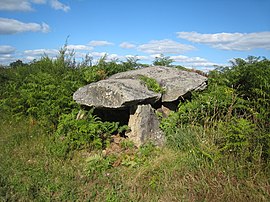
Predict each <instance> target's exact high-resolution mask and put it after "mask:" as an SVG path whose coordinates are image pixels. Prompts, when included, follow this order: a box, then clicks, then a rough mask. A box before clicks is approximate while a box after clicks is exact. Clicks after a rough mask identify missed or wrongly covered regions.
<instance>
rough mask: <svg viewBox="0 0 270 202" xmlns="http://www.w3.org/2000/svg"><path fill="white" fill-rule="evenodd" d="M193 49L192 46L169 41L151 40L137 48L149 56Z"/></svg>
mask: <svg viewBox="0 0 270 202" xmlns="http://www.w3.org/2000/svg"><path fill="white" fill-rule="evenodd" d="M194 49H195V47H194V46H191V45H186V44H181V43H178V42H176V41H173V40H170V39H164V40H153V41H150V42H149V43H146V44H142V45H139V46H138V50H139V51H142V52H145V53H150V54H165V53H168V54H178V53H183V52H186V51H190V50H194Z"/></svg>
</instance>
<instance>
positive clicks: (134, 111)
mask: <svg viewBox="0 0 270 202" xmlns="http://www.w3.org/2000/svg"><path fill="white" fill-rule="evenodd" d="M128 126H129V127H130V129H131V131H130V132H129V133H127V134H126V135H127V136H128V137H129V138H130V140H132V141H133V142H134V144H135V145H136V146H137V147H139V146H141V145H143V144H145V143H147V142H152V143H153V144H155V145H157V146H162V145H163V144H164V142H165V136H164V133H163V131H162V130H161V129H160V128H159V121H158V118H157V116H156V114H155V110H154V109H153V108H152V107H151V105H136V106H134V107H132V108H131V113H130V118H129V122H128Z"/></svg>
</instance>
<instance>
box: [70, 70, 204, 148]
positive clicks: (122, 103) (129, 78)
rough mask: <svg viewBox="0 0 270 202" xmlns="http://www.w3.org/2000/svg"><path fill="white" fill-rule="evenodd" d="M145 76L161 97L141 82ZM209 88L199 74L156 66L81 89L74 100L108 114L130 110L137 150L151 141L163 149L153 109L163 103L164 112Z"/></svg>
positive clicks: (131, 133) (132, 132)
mask: <svg viewBox="0 0 270 202" xmlns="http://www.w3.org/2000/svg"><path fill="white" fill-rule="evenodd" d="M141 76H145V77H148V78H151V79H154V80H155V81H156V82H157V83H158V84H159V85H160V87H162V88H163V89H164V92H163V93H162V94H161V93H157V92H153V91H151V90H149V89H148V88H147V86H146V84H145V83H144V82H143V81H142V80H141V79H140V78H141ZM206 86H207V78H206V77H204V76H202V75H199V74H197V73H195V72H188V71H183V70H180V69H177V68H173V67H163V66H154V67H147V68H142V69H137V70H131V71H127V72H121V73H118V74H115V75H113V76H111V77H109V78H108V79H106V80H101V81H98V82H95V83H91V84H88V85H86V86H84V87H81V88H79V89H78V90H77V91H76V92H75V93H74V95H73V99H74V100H75V101H76V102H77V103H79V104H82V105H86V106H90V107H95V108H97V109H101V110H104V111H105V113H106V110H109V109H113V110H117V109H128V110H127V111H130V117H129V120H128V123H129V126H130V128H131V132H129V133H128V134H127V135H128V136H129V137H130V139H131V140H133V141H134V143H135V144H136V146H140V145H142V144H144V143H146V142H147V141H152V142H154V143H155V144H157V145H162V143H163V142H164V136H163V133H162V131H161V130H160V129H159V123H158V120H157V118H156V117H155V109H153V108H152V106H154V105H155V104H156V103H159V104H160V107H161V106H162V107H163V109H164V106H165V105H166V106H172V105H175V102H177V101H179V99H181V98H182V97H184V96H185V95H187V94H188V93H190V92H191V91H197V90H203V89H205V88H206ZM170 103H171V104H170ZM175 106H177V105H175ZM162 107H161V110H162ZM166 109H168V108H166ZM166 113H168V112H166Z"/></svg>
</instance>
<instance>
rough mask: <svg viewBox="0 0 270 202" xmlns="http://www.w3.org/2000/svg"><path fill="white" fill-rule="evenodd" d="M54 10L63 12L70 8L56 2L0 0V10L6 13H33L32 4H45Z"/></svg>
mask: <svg viewBox="0 0 270 202" xmlns="http://www.w3.org/2000/svg"><path fill="white" fill-rule="evenodd" d="M46 3H49V5H50V6H51V7H52V8H53V9H55V10H63V11H65V12H67V11H69V10H70V7H69V6H67V5H65V4H63V3H61V2H60V1H58V0H1V2H0V10H6V11H33V10H34V9H33V7H32V4H46Z"/></svg>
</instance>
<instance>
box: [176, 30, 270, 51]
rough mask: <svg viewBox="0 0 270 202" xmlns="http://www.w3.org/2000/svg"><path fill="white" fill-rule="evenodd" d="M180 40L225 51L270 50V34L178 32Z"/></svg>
mask: <svg viewBox="0 0 270 202" xmlns="http://www.w3.org/2000/svg"><path fill="white" fill-rule="evenodd" d="M177 35H178V38H182V39H186V40H188V41H192V42H195V43H200V44H206V45H210V46H212V47H213V48H217V49H223V50H239V51H246V50H252V49H256V48H262V49H267V50H269V49H270V32H253V33H216V34H201V33H197V32H178V33H177Z"/></svg>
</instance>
